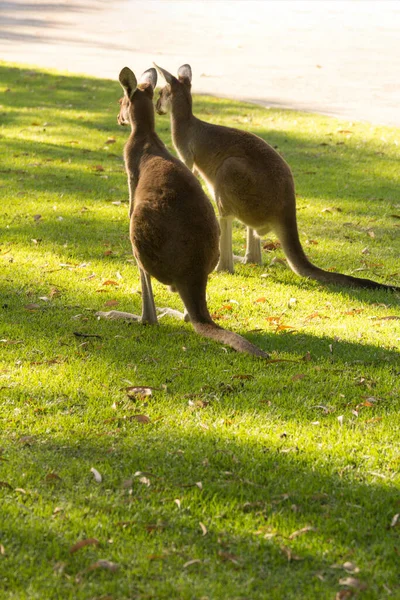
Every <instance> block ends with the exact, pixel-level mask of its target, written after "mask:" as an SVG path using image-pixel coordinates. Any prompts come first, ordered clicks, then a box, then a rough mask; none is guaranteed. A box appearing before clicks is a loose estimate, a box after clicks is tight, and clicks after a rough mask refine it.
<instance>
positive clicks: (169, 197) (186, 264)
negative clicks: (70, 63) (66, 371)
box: [98, 67, 268, 358]
mask: <svg viewBox="0 0 400 600" xmlns="http://www.w3.org/2000/svg"><path fill="white" fill-rule="evenodd" d="M119 81H120V83H121V85H122V87H123V89H124V91H125V94H124V96H123V98H122V99H121V100H120V112H119V115H118V123H119V124H120V125H130V126H131V134H130V136H129V139H128V142H127V143H126V145H125V150H124V157H125V167H126V172H127V175H128V185H129V203H130V208H129V213H130V238H131V242H132V249H133V254H134V256H135V259H136V261H137V264H138V267H139V272H140V280H141V287H142V317H141V321H142V323H150V324H156V323H157V314H156V307H155V304H154V298H153V291H152V287H151V277H155V278H156V279H158V281H161V283H165V284H166V285H169V286H171V288H172V289H173V290H174V291H177V292H178V293H179V295H180V296H181V298H182V300H183V303H184V305H185V307H186V310H187V312H188V314H189V317H190V321H191V323H192V324H193V327H194V329H195V331H196V332H197V333H199V334H200V335H202V336H204V337H207V338H212V339H213V340H216V341H218V342H221V343H223V344H227V345H228V346H231V347H232V348H234V349H235V350H238V351H239V352H248V353H249V354H253V355H255V356H260V357H264V358H268V354H267V353H266V352H263V351H262V350H260V348H258V347H257V346H254V344H251V343H250V342H249V341H247V340H246V339H244V338H243V337H241V336H240V335H237V334H236V333H232V332H231V331H226V330H225V329H222V328H221V327H219V326H218V325H217V324H216V323H214V321H213V320H212V319H211V316H210V313H209V312H208V308H207V303H206V287H207V278H208V274H209V273H210V272H211V271H212V270H213V269H214V268H215V266H216V264H217V262H218V256H219V250H218V238H219V227H218V222H217V219H216V217H215V213H214V209H213V207H212V204H211V202H210V200H209V199H208V198H207V196H206V195H205V193H204V192H203V190H202V188H201V185H200V183H199V182H198V181H197V179H196V177H195V176H194V175H193V174H192V173H191V172H190V171H189V169H187V167H185V165H184V164H183V163H182V162H181V161H180V160H178V159H177V158H175V157H173V156H172V155H171V154H170V153H169V152H168V150H167V149H166V147H165V146H164V144H163V142H162V141H161V140H160V138H159V137H158V136H157V134H156V132H155V129H154V107H153V102H152V99H153V93H154V88H155V86H156V84H157V71H156V70H155V69H148V70H147V71H145V72H144V73H143V75H142V77H141V78H140V81H139V84H138V83H137V80H136V77H135V75H134V74H133V72H132V71H131V70H130V69H129V68H128V67H125V68H124V69H122V71H121V72H120V74H119ZM175 312H176V311H175ZM98 315H99V316H104V317H107V318H118V317H122V318H124V317H129V316H130V317H131V318H135V319H137V320H139V317H136V316H135V315H129V313H118V312H117V311H111V312H110V313H98Z"/></svg>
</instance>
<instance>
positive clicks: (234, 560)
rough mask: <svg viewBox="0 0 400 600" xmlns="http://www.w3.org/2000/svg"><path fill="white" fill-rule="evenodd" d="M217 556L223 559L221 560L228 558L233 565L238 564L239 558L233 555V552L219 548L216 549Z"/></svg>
mask: <svg viewBox="0 0 400 600" xmlns="http://www.w3.org/2000/svg"><path fill="white" fill-rule="evenodd" d="M218 556H219V557H220V558H221V559H222V560H223V561H227V560H229V561H230V562H232V563H233V564H234V565H238V564H239V559H238V557H237V556H235V555H234V554H232V553H231V552H224V551H223V550H219V551H218Z"/></svg>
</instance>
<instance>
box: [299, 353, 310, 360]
mask: <svg viewBox="0 0 400 600" xmlns="http://www.w3.org/2000/svg"><path fill="white" fill-rule="evenodd" d="M301 360H304V362H310V360H311V354H310V352H309V351H307V352H306V353H305V355H304V356H303V357H302V359H301Z"/></svg>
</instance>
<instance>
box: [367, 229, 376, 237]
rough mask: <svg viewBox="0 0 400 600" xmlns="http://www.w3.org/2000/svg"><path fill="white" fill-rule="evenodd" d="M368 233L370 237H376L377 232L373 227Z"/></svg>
mask: <svg viewBox="0 0 400 600" xmlns="http://www.w3.org/2000/svg"><path fill="white" fill-rule="evenodd" d="M367 233H368V235H369V237H370V238H375V233H374V232H373V231H372V229H368V231H367Z"/></svg>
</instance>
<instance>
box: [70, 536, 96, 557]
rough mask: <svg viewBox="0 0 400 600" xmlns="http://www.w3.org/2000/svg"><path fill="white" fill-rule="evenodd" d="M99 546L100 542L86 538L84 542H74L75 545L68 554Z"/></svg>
mask: <svg viewBox="0 0 400 600" xmlns="http://www.w3.org/2000/svg"><path fill="white" fill-rule="evenodd" d="M99 544H100V542H99V540H96V538H86V539H84V540H80V541H79V542H76V544H74V545H73V546H71V548H70V549H69V552H70V554H74V552H77V551H78V550H80V549H81V548H85V547H86V546H98V545H99Z"/></svg>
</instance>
